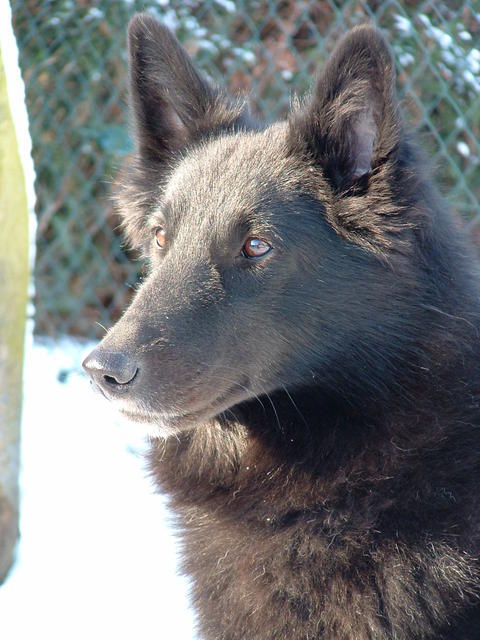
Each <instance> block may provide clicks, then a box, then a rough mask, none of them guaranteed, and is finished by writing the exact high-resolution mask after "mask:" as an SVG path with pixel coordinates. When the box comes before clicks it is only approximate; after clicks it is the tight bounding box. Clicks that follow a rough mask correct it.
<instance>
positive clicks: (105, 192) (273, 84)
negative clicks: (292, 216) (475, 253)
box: [12, 0, 480, 337]
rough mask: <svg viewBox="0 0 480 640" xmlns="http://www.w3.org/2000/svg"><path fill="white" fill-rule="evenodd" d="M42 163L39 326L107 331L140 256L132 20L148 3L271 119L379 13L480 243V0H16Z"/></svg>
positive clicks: (424, 127)
mask: <svg viewBox="0 0 480 640" xmlns="http://www.w3.org/2000/svg"><path fill="white" fill-rule="evenodd" d="M12 9H13V21H14V28H15V32H16V36H17V40H18V45H19V49H20V63H21V68H22V73H23V77H24V81H25V85H26V93H27V108H28V111H29V116H30V126H31V135H32V139H33V149H34V162H35V167H36V172H37V182H36V192H37V216H38V239H37V261H36V273H35V276H36V291H37V293H36V309H37V324H36V327H37V332H38V333H41V334H53V335H58V334H62V333H71V334H75V335H81V336H88V337H99V336H100V335H102V334H103V328H102V325H105V326H110V325H111V324H112V322H113V321H114V320H115V319H116V318H117V317H118V316H119V314H120V313H121V312H122V310H123V309H124V308H125V306H126V304H127V303H128V299H129V296H130V294H131V292H132V286H129V285H133V283H135V281H136V280H137V278H138V275H139V274H138V269H139V264H138V263H135V262H133V261H132V260H131V257H132V256H129V255H128V253H127V252H126V251H125V250H124V249H122V245H121V238H120V237H118V230H117V226H118V220H117V219H116V216H115V212H114V211H113V209H112V206H111V203H110V200H109V191H110V185H111V182H112V181H113V180H114V177H115V174H116V172H117V171H118V169H119V167H120V166H121V164H122V159H123V158H124V157H125V156H126V154H128V153H129V152H130V151H131V142H130V138H129V134H128V132H129V129H128V124H127V117H126V104H127V97H126V75H127V56H126V42H125V28H126V25H127V22H128V20H129V18H130V17H131V16H132V15H133V14H134V13H135V12H136V11H142V10H147V11H149V12H151V13H152V14H153V15H154V16H156V17H157V18H158V19H159V20H161V21H163V22H164V23H166V24H167V25H168V26H169V27H171V28H172V30H173V31H175V33H176V35H177V36H178V37H179V39H180V40H181V41H182V42H183V43H184V45H185V46H186V48H187V50H188V51H189V53H190V54H191V55H192V56H193V57H194V58H195V60H196V61H197V63H198V64H199V65H200V66H201V67H202V68H203V69H204V70H205V71H207V72H208V74H210V76H212V77H214V78H215V79H216V80H218V81H222V82H225V83H226V84H227V85H228V87H229V89H230V91H232V92H247V93H249V94H251V96H252V106H253V108H254V109H256V110H257V111H258V112H259V113H260V114H261V115H263V116H264V117H265V118H266V119H267V120H273V119H275V118H277V117H281V116H284V115H285V113H286V111H287V109H288V106H289V103H290V99H291V96H292V95H293V93H294V92H295V93H302V92H304V91H306V90H308V89H309V87H310V86H311V82H312V78H313V75H314V72H315V69H316V68H317V65H319V64H320V63H322V62H323V61H324V60H325V59H326V57H327V56H328V54H329V52H330V51H331V50H332V48H333V46H334V45H335V42H336V41H337V40H338V38H339V37H340V36H341V35H342V34H343V33H344V32H345V31H346V30H347V29H348V28H350V27H352V26H354V25H355V24H358V23H361V22H364V21H365V20H372V21H374V22H375V23H376V24H377V25H378V26H379V27H381V28H382V29H383V30H384V33H385V34H386V36H387V38H388V39H389V41H390V43H391V45H392V48H393V51H394V54H395V58H396V63H397V70H398V89H399V93H400V96H401V97H402V98H403V99H404V105H405V110H406V112H407V116H408V118H409V121H410V123H411V124H412V125H413V126H414V127H416V128H417V130H418V135H419V136H420V137H421V140H422V144H423V146H424V147H425V148H426V149H427V151H428V155H429V157H430V158H431V161H432V164H433V165H434V167H435V168H436V174H437V176H438V179H439V182H440V183H441V185H442V188H443V191H444V193H445V195H446V196H447V198H448V199H449V200H450V202H451V203H452V205H453V207H454V208H455V209H456V210H457V211H458V213H459V215H460V216H461V217H462V218H463V220H464V221H465V224H466V225H467V228H468V230H469V233H471V235H472V237H473V239H474V241H475V242H476V243H477V245H478V246H480V206H479V202H480V0H471V1H468V0H463V1H462V0H455V1H453V0H452V1H450V0H434V1H429V2H418V1H416V0H406V1H405V2H396V1H389V0H378V1H375V0H371V1H369V2H362V1H358V0H351V1H346V2H340V1H338V2H335V1H334V0H319V1H316V2H308V1H306V0H304V1H301V0H286V1H284V2H269V1H267V0H252V1H248V2H247V1H243V2H233V1H232V0H206V1H203V2H199V1H195V0H157V1H156V2H152V1H149V0H143V1H142V2H137V1H136V0H123V1H121V0H105V1H103V2H94V1H91V0H76V1H74V0H13V2H12Z"/></svg>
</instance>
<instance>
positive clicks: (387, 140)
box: [289, 25, 402, 191]
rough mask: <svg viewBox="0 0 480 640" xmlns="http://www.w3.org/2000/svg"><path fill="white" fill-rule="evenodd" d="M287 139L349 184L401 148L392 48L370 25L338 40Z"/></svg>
mask: <svg viewBox="0 0 480 640" xmlns="http://www.w3.org/2000/svg"><path fill="white" fill-rule="evenodd" d="M289 126H290V130H289V143H290V146H291V148H292V150H294V151H295V152H303V153H306V154H307V155H308V156H309V157H313V159H314V162H315V163H316V164H318V165H320V166H321V167H322V169H323V171H324V174H325V176H326V177H327V178H328V180H329V181H330V182H331V183H332V186H333V187H334V189H336V190H338V191H343V190H346V189H348V188H349V187H350V186H351V185H352V184H353V183H354V182H355V181H356V180H357V179H358V178H360V177H361V176H363V175H364V174H367V173H368V172H369V171H371V170H372V169H375V168H376V167H377V166H378V165H379V164H381V163H382V162H384V161H385V160H386V159H387V158H388V157H389V156H391V154H392V153H394V152H395V150H396V149H397V147H398V145H399V142H400V139H401V132H402V119H401V115H400V112H399V107H398V103H397V99H396V95H395V68H394V63H393V60H392V56H391V53H390V49H389V47H388V45H387V43H386V42H385V40H384V39H383V37H382V35H381V34H380V32H379V31H378V30H377V29H375V28H374V27H373V26H370V25H363V26H360V27H356V28H354V29H353V30H352V31H350V32H349V33H348V34H347V35H346V36H345V37H344V38H343V40H342V41H341V42H340V43H339V45H338V46H337V48H336V49H335V51H334V52H333V54H332V56H331V58H330V60H329V61H328V62H327V65H326V67H325V69H324V70H323V72H322V73H321V75H320V76H319V78H318V80H317V82H316V84H315V88H314V90H313V93H312V95H311V97H310V98H309V100H308V101H307V103H306V104H305V105H304V106H303V107H302V108H300V109H297V110H296V111H294V112H293V113H292V114H291V116H290V125H289Z"/></svg>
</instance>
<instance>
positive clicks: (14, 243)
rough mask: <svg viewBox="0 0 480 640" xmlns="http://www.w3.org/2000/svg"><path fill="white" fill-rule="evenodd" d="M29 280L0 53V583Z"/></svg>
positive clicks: (13, 490) (15, 455) (11, 522)
mask: <svg viewBox="0 0 480 640" xmlns="http://www.w3.org/2000/svg"><path fill="white" fill-rule="evenodd" d="M28 278H29V260H28V208H27V198H26V191H25V179H24V174H23V168H22V165H21V162H20V156H19V152H18V145H17V139H16V135H15V129H14V125H13V121H12V116H11V112H10V106H9V103H8V97H7V83H6V79H5V70H4V66H3V64H2V56H1V51H0V582H2V580H3V579H4V578H5V576H6V574H7V572H8V570H9V568H10V566H11V564H12V562H13V556H14V550H15V544H16V541H17V538H18V494H19V491H18V472H19V458H20V456H19V451H20V418H21V407H22V368H23V347H24V336H25V320H26V306H27V287H28Z"/></svg>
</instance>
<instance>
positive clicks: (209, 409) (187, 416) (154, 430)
mask: <svg viewBox="0 0 480 640" xmlns="http://www.w3.org/2000/svg"><path fill="white" fill-rule="evenodd" d="M247 390H248V387H247V385H246V384H242V385H232V386H231V387H230V388H228V389H227V390H226V391H224V392H222V393H221V394H220V395H219V396H217V397H216V399H215V400H213V401H209V402H207V403H205V406H200V408H195V409H193V410H186V411H163V410H160V411H159V410H156V409H153V408H152V409H151V410H145V409H144V408H138V407H137V406H136V403H135V401H134V400H133V401H131V402H129V404H128V405H123V406H120V407H118V409H119V411H120V413H121V415H122V416H124V417H125V418H126V419H127V420H129V421H130V422H135V423H139V424H144V425H148V426H149V431H150V432H151V435H153V436H155V435H159V436H162V437H164V436H165V435H173V434H174V433H178V432H180V431H184V430H186V429H190V428H193V427H195V426H198V425H200V424H202V423H204V422H206V421H208V420H210V419H212V418H214V417H215V416H218V415H220V414H221V413H223V412H225V411H227V410H228V409H230V407H233V406H234V405H236V404H238V403H239V402H241V401H243V400H245V399H247V397H248V395H247ZM202 404H203V403H202Z"/></svg>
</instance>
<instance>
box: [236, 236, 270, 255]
mask: <svg viewBox="0 0 480 640" xmlns="http://www.w3.org/2000/svg"><path fill="white" fill-rule="evenodd" d="M271 250H272V245H271V244H268V242H267V241H266V240H262V239H261V238H256V237H252V238H247V241H246V242H245V244H244V245H243V249H242V253H243V255H244V256H245V258H263V256H266V255H267V253H270V251H271Z"/></svg>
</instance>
